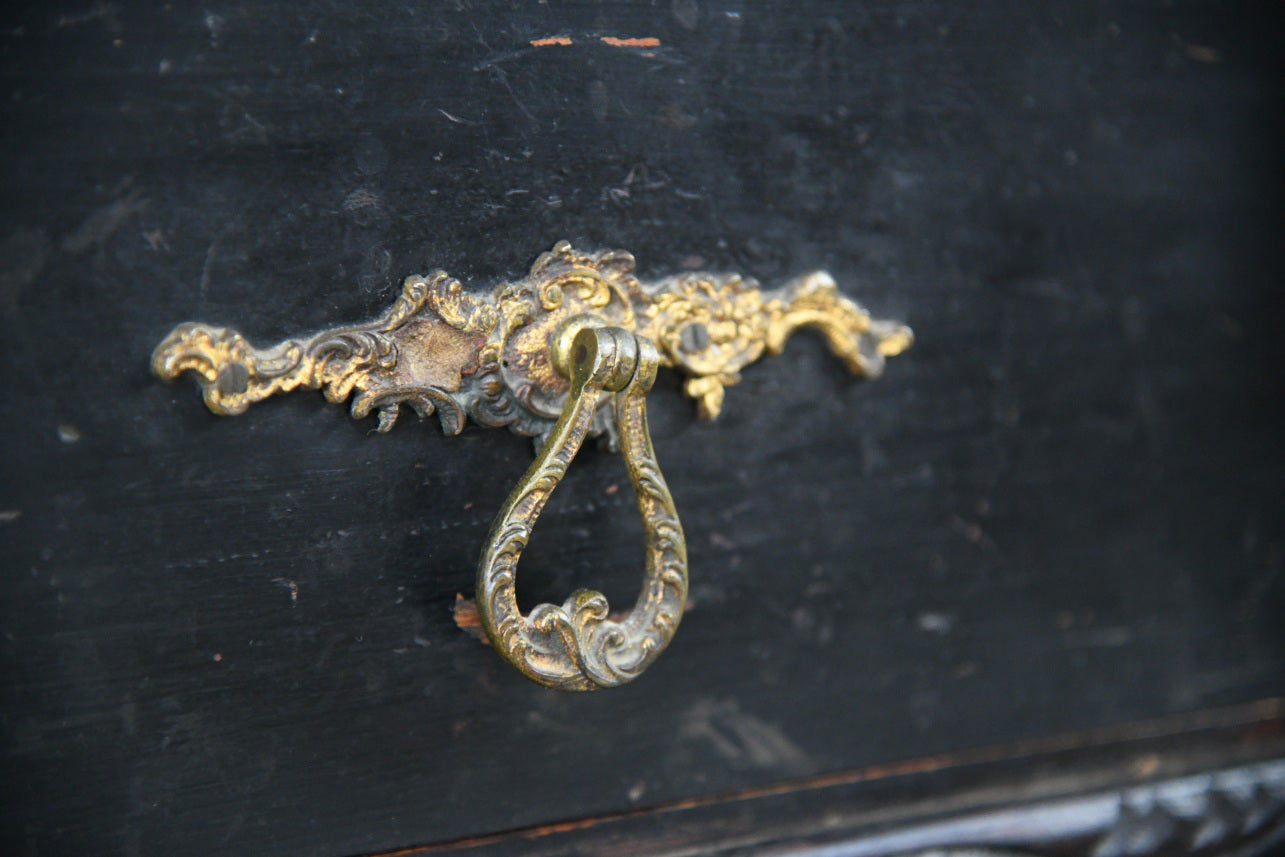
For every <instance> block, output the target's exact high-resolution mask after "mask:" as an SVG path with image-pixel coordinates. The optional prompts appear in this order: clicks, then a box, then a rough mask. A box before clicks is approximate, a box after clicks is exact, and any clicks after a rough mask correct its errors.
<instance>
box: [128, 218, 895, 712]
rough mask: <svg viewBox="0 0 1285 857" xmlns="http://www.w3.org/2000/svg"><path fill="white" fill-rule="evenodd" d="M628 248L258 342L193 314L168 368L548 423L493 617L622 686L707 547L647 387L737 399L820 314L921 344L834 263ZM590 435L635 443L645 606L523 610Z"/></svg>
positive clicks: (867, 337) (582, 681) (848, 345)
mask: <svg viewBox="0 0 1285 857" xmlns="http://www.w3.org/2000/svg"><path fill="white" fill-rule="evenodd" d="M633 268H634V259H633V257H632V256H631V255H629V254H628V253H624V252H621V251H603V252H599V253H592V254H586V253H581V252H578V251H576V250H574V249H572V247H571V245H569V244H567V243H566V242H562V243H559V244H558V245H556V246H555V247H554V248H553V250H551V251H550V252H548V253H544V254H542V255H541V256H540V258H539V259H537V260H536V262H535V264H534V265H533V266H532V268H531V273H530V274H529V275H528V276H527V277H526V278H524V279H522V280H520V281H518V282H516V283H502V284H501V285H499V286H498V287H497V288H496V289H495V290H494V292H493V293H492V294H491V295H490V296H489V297H481V296H474V295H471V294H469V293H466V292H465V291H464V290H463V287H462V285H461V284H460V282H459V281H458V280H456V279H454V278H452V277H450V276H448V275H447V274H446V273H444V272H442V271H438V272H436V273H434V274H432V275H431V276H429V277H410V278H408V279H407V280H406V282H405V285H404V287H403V290H402V296H401V297H400V298H399V299H398V301H397V302H396V303H395V304H394V305H393V306H392V308H391V309H389V310H388V312H386V313H385V314H384V315H383V316H382V317H381V318H379V319H376V320H375V321H373V322H371V323H369V324H364V325H352V326H345V327H338V328H333V329H331V330H326V331H322V332H320V333H318V334H316V335H315V336H312V337H309V338H307V339H302V340H287V341H285V342H282V343H279V344H277V345H275V346H271V347H269V348H263V349H259V348H255V347H253V346H251V345H250V344H249V343H248V342H246V340H245V338H244V337H242V336H241V335H240V334H239V333H237V332H236V331H235V330H231V329H228V328H220V327H213V326H210V325H206V324H200V323H187V324H181V325H179V326H178V327H176V328H175V329H174V330H173V331H172V332H171V333H170V335H169V336H167V337H166V338H165V339H164V340H163V341H162V342H161V343H160V345H158V346H157V347H156V350H155V352H154V353H153V355H152V370H153V371H154V372H155V373H156V374H157V375H159V376H160V377H162V378H166V379H172V378H175V377H177V376H178V375H180V374H181V373H183V372H185V371H191V372H194V373H196V375H197V377H198V382H199V384H200V386H201V388H202V393H203V396H204V398H205V403H206V405H207V406H208V407H209V408H210V410H212V411H214V412H215V413H217V414H224V415H231V414H239V413H242V412H243V411H245V409H246V408H247V407H249V406H250V405H251V404H253V403H254V402H258V401H261V400H263V399H265V398H267V397H269V396H271V395H273V394H275V393H279V392H287V391H290V390H293V389H295V388H298V387H303V388H306V389H313V390H315V389H321V390H323V391H324V392H325V395H326V398H327V399H329V400H330V401H331V402H336V403H338V402H343V401H345V400H347V399H348V398H349V397H351V398H352V406H351V411H352V415H353V416H354V417H357V418H361V417H366V416H368V415H370V414H371V413H378V415H379V430H380V431H388V430H389V429H391V428H392V426H393V424H394V423H395V422H396V420H397V417H398V415H399V413H400V410H401V406H402V405H407V406H408V407H410V408H411V409H412V410H414V411H415V412H416V413H418V414H419V415H420V416H421V417H425V416H428V415H429V414H431V413H433V412H436V413H437V415H438V419H439V420H440V421H441V424H442V429H443V431H445V432H446V433H447V434H458V433H459V432H461V431H462V430H463V428H464V423H465V421H466V420H467V419H472V420H473V421H474V422H476V423H478V424H480V425H484V426H508V427H509V428H510V429H511V430H513V431H515V432H517V433H519V434H524V435H528V436H534V437H536V438H537V444H538V445H539V444H540V443H541V442H543V445H542V447H541V449H540V452H539V453H538V455H537V458H536V460H535V462H534V463H533V464H532V465H531V467H530V469H528V470H527V472H526V474H525V475H524V476H523V477H522V480H521V481H520V482H519V483H518V486H517V488H515V489H514V491H513V493H512V494H511V495H510V496H509V499H508V501H507V502H506V503H505V505H504V508H503V509H502V510H501V512H500V514H499V516H498V517H497V518H496V521H495V524H494V526H493V527H492V530H491V534H490V537H489V538H488V540H487V545H486V547H485V549H484V550H483V552H482V558H481V562H480V563H479V568H478V584H477V603H478V612H479V614H480V616H481V618H482V624H483V627H484V628H485V630H486V632H487V634H488V635H489V636H490V638H491V640H492V642H493V643H494V644H495V646H496V648H497V650H498V651H500V652H501V653H502V654H503V655H504V657H505V658H507V659H508V660H509V662H510V663H512V664H513V665H514V666H515V667H517V668H518V669H519V670H521V671H522V672H523V673H524V674H525V675H526V676H527V677H529V678H531V679H533V680H535V681H538V682H540V683H541V684H545V685H548V686H550V687H556V688H560V689H563V690H593V689H596V688H599V687H611V686H614V685H617V684H621V683H623V682H626V681H629V680H630V679H632V678H634V677H635V676H637V675H638V674H639V673H640V672H641V671H642V670H643V669H645V668H646V666H647V665H648V664H650V663H651V662H652V661H653V660H654V659H655V658H656V656H657V655H659V653H660V652H661V651H662V650H663V649H664V648H665V646H666V645H667V644H668V642H669V640H670V639H671V638H672V636H673V634H674V630H675V628H676V627H677V625H678V622H679V620H680V619H681V617H682V611H683V605H684V602H685V599H686V594H687V556H686V549H685V547H684V543H683V534H682V527H681V525H680V524H679V521H678V515H677V513H676V512H675V510H674V503H673V500H672V498H671V497H670V495H669V489H668V488H667V487H666V486H665V481H664V478H663V477H662V476H661V474H660V468H659V466H658V465H657V464H656V458H655V454H654V452H653V450H652V445H651V439H650V437H649V436H648V433H647V414H646V405H645V401H644V396H645V394H646V393H647V391H648V390H649V389H650V388H651V384H652V381H653V379H654V378H655V375H656V370H657V367H658V366H668V367H671V368H675V369H679V370H681V371H682V372H683V373H685V374H686V375H687V376H688V377H687V381H686V384H685V386H684V390H685V391H686V393H687V395H689V396H691V397H692V398H694V399H696V401H697V404H698V410H699V413H700V415H701V417H703V418H705V419H713V418H714V417H716V416H718V413H719V411H720V410H721V409H722V404H723V395H724V390H725V388H726V387H728V386H730V385H732V384H735V383H736V382H737V381H739V380H740V370H741V369H743V368H744V367H745V366H747V365H748V364H750V363H752V362H753V361H755V360H757V359H758V358H759V357H760V356H762V355H763V353H764V352H766V353H768V354H777V353H780V351H781V350H782V349H783V348H784V347H785V341H786V339H788V338H789V336H790V334H791V333H793V332H794V331H795V330H797V329H798V328H800V327H815V328H817V329H819V330H820V331H821V333H823V334H824V335H825V337H826V340H827V341H828V343H829V345H830V349H831V350H832V351H833V352H834V353H835V354H836V355H838V356H839V357H840V358H842V359H843V361H844V362H845V364H846V365H847V367H848V369H849V370H850V371H851V372H852V373H853V374H856V375H865V376H868V377H877V376H878V375H879V374H881V373H882V371H883V366H884V359H885V358H886V357H889V356H892V355H895V354H899V353H900V352H902V351H903V350H905V349H906V348H908V347H909V346H910V344H911V342H912V341H913V336H912V334H911V331H910V329H909V328H908V327H906V326H904V325H901V324H898V323H895V322H888V321H881V320H876V319H872V318H871V317H870V315H869V313H867V312H866V310H865V309H864V308H863V307H861V306H860V305H859V304H857V303H855V302H854V301H851V300H849V299H848V298H846V297H844V296H843V295H842V294H841V293H840V292H839V290H838V288H837V287H836V286H835V283H834V280H833V279H831V277H830V275H829V274H826V273H825V272H823V271H815V272H813V273H810V274H805V275H803V276H801V277H798V278H796V279H794V280H792V281H790V282H789V283H787V284H786V285H785V286H783V287H781V288H779V289H777V290H775V291H771V292H764V291H762V290H760V289H759V288H758V284H757V283H756V282H755V281H754V280H751V279H744V278H742V277H740V276H739V275H736V274H710V273H689V274H680V275H677V276H673V277H667V278H665V279H662V280H659V281H655V282H651V283H643V282H640V281H639V280H638V279H637V278H636V277H634V275H633ZM590 435H595V436H605V438H606V440H607V443H608V445H609V446H611V447H612V448H619V449H620V450H621V452H622V453H623V454H624V457H625V461H626V464H627V466H628V468H629V474H630V478H631V480H632V481H633V484H634V489H635V491H636V493H637V495H638V505H639V511H640V513H641V514H642V518H643V524H644V530H645V533H646V540H647V559H646V574H645V577H644V581H643V590H642V593H641V595H640V596H639V598H638V601H637V603H636V604H635V605H634V607H633V609H632V610H631V611H630V613H629V614H628V616H627V617H625V618H623V619H620V620H619V621H617V620H615V619H613V618H611V617H610V615H609V613H608V608H607V602H606V599H605V598H603V596H602V595H600V594H599V593H595V592H587V591H579V592H576V593H574V594H572V596H571V597H570V598H569V599H568V600H567V601H566V602H565V603H564V604H563V605H562V606H560V607H558V606H554V605H550V604H542V605H540V606H538V607H537V608H535V609H534V610H533V611H531V613H530V615H529V616H523V615H522V613H521V611H520V610H519V609H518V607H517V601H516V599H515V597H514V575H515V574H516V568H517V562H518V557H519V556H520V555H521V552H522V549H523V547H525V545H526V540H527V537H528V535H529V533H530V530H531V527H532V526H534V524H535V521H536V519H537V517H538V516H539V514H540V510H541V508H542V507H543V505H544V503H545V501H546V500H547V499H548V497H549V495H550V493H551V492H552V491H553V489H554V488H556V487H557V484H558V482H559V481H560V480H561V478H562V475H563V473H564V472H565V470H566V467H567V465H568V464H570V462H571V459H572V458H573V457H574V456H575V454H576V452H577V451H578V450H579V449H580V445H581V444H582V443H583V441H584V439H585V438H586V437H588V436H590Z"/></svg>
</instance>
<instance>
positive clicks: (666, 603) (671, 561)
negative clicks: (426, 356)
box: [477, 327, 687, 690]
mask: <svg viewBox="0 0 1285 857" xmlns="http://www.w3.org/2000/svg"><path fill="white" fill-rule="evenodd" d="M568 338H569V339H570V342H569V343H567V342H566V339H568ZM560 339H561V341H560V342H556V343H554V350H555V351H556V350H559V349H564V350H565V351H564V353H560V354H555V355H553V356H554V357H555V360H554V365H555V366H560V367H565V369H566V370H567V374H568V375H569V376H570V380H571V391H570V393H569V394H568V396H567V401H566V404H565V405H564V406H563V408H562V414H561V416H560V417H559V418H558V422H557V424H556V425H554V427H553V428H552V429H551V430H550V432H549V435H548V440H547V441H546V443H545V445H544V448H543V449H541V450H540V453H539V455H537V456H536V459H535V461H534V462H533V463H532V464H531V466H530V467H529V468H528V469H527V471H526V473H524V474H523V476H522V479H521V481H519V482H518V485H517V487H516V488H514V489H513V493H511V494H510V495H509V497H508V499H507V500H506V501H505V503H504V506H503V508H502V509H501V510H500V513H499V515H497V516H496V519H495V523H494V524H493V525H492V526H491V532H490V535H489V536H488V537H487V540H486V547H485V548H484V549H483V551H482V558H481V560H480V562H479V564H478V571H477V609H478V615H479V616H480V617H481V620H482V627H483V628H484V629H485V630H486V633H487V635H488V636H489V637H490V639H491V643H492V645H494V646H495V648H496V650H497V651H499V652H500V654H501V655H503V656H504V658H505V659H506V660H507V661H508V662H509V663H511V664H512V665H513V666H514V667H516V668H517V669H518V670H519V671H521V672H522V674H523V675H525V676H526V677H527V678H529V679H531V680H532V681H536V682H539V683H540V684H543V685H546V686H548V687H553V688H557V689H559V690H597V689H599V688H604V687H615V686H616V685H620V684H624V683H625V682H628V681H631V680H633V679H634V678H637V676H638V675H639V674H640V673H642V671H643V670H645V669H646V668H647V667H648V666H649V665H650V664H651V663H652V661H654V660H655V659H656V657H657V656H658V655H660V653H661V652H662V651H664V649H665V646H667V645H668V644H669V641H670V640H671V639H672V638H673V636H674V631H675V630H676V629H677V628H678V622H679V620H680V619H681V618H682V615H683V607H684V605H685V604H686V602H687V545H686V543H685V542H684V540H683V528H682V524H681V523H680V522H679V520H678V513H677V511H676V510H675V509H674V500H673V498H672V497H671V496H670V494H669V487H668V486H667V485H666V484H665V477H664V476H662V475H661V472H660V466H659V465H658V464H657V463H656V453H655V451H654V450H653V449H652V445H651V436H650V434H649V433H648V430H647V404H646V399H645V396H646V394H647V391H648V390H649V389H651V385H652V382H653V381H655V379H656V367H657V365H658V363H659V357H658V355H657V352H656V346H655V345H653V344H652V342H651V340H650V339H647V338H645V337H638V336H635V335H634V334H633V333H631V332H629V331H627V330H624V329H622V328H618V327H583V328H581V329H580V330H579V332H578V333H575V335H574V337H563V338H560ZM603 396H614V399H615V402H614V407H615V409H616V424H617V426H618V429H619V432H620V451H621V454H622V455H623V456H624V458H625V464H626V466H627V467H628V470H629V479H630V481H631V482H633V486H634V492H635V493H636V494H637V497H638V511H639V514H640V515H641V516H642V521H643V531H644V534H645V540H646V564H645V571H644V574H643V585H642V591H641V592H640V593H639V595H638V600H637V601H636V602H635V603H634V606H633V609H632V610H630V611H629V614H628V615H627V616H625V617H623V618H613V617H612V616H611V615H610V609H609V607H608V606H607V599H606V597H605V596H603V594H602V593H600V592H593V591H590V590H585V589H581V590H577V591H575V592H573V593H571V596H570V597H569V598H568V599H567V600H566V601H565V602H563V603H562V605H561V606H558V605H554V604H540V605H539V606H537V607H536V608H535V609H534V610H532V611H531V613H530V614H529V615H526V616H524V615H523V614H522V611H521V610H520V609H518V602H517V593H516V583H517V569H518V560H519V559H520V558H521V556H522V550H523V549H524V548H525V547H526V545H527V541H528V539H529V538H530V535H531V530H532V528H533V527H534V526H535V523H536V520H537V519H538V518H539V516H540V510H541V509H543V508H544V504H545V502H547V501H548V499H549V495H551V494H552V493H553V490H554V489H555V488H557V487H558V483H559V482H560V481H561V480H562V477H563V474H565V473H566V470H567V466H568V465H569V464H570V463H571V460H572V459H573V458H575V455H576V452H578V451H579V449H580V445H581V443H583V442H584V439H585V436H586V435H587V434H588V433H589V430H590V427H591V426H592V423H593V417H594V412H595V411H596V410H597V408H598V406H599V404H600V403H601V400H602V397H603Z"/></svg>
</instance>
